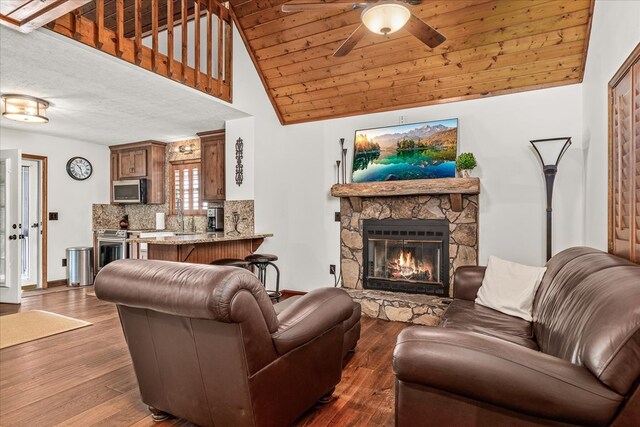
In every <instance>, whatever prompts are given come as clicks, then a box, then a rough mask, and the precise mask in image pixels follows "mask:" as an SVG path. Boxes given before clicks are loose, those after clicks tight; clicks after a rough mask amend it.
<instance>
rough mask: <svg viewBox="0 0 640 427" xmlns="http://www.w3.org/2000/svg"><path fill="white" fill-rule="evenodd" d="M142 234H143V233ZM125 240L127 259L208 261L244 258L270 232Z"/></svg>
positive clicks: (195, 262)
mask: <svg viewBox="0 0 640 427" xmlns="http://www.w3.org/2000/svg"><path fill="white" fill-rule="evenodd" d="M143 236H144V235H143ZM143 236H140V237H132V238H129V239H127V243H129V244H130V245H129V246H130V248H132V250H131V252H132V253H130V257H131V258H143V259H155V260H164V261H177V262H188V263H192V264H209V263H210V262H212V261H216V260H219V259H223V258H238V259H244V257H246V256H247V255H250V254H252V253H254V252H255V251H256V250H257V249H258V248H259V247H260V245H261V244H262V242H263V241H264V239H265V238H267V237H272V236H273V234H270V233H262V234H249V235H229V234H225V233H199V234H198V233H193V234H192V233H189V234H179V233H178V234H175V235H170V236H156V237H143Z"/></svg>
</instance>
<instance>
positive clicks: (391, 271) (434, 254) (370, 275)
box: [362, 219, 449, 297]
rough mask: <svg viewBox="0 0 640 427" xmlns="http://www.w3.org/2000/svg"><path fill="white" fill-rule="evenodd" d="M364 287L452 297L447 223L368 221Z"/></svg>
mask: <svg viewBox="0 0 640 427" xmlns="http://www.w3.org/2000/svg"><path fill="white" fill-rule="evenodd" d="M362 238H363V253H362V255H363V260H364V262H363V272H362V273H363V276H362V277H363V287H364V288H365V289H379V290H385V291H396V292H409V293H418V294H427V295H437V296H444V297H447V296H449V224H448V223H447V221H446V220H431V219H426V220H417V219H414V220H402V219H400V220H397V219H387V220H364V221H363V233H362Z"/></svg>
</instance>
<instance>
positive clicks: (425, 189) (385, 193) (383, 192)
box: [331, 177, 480, 212]
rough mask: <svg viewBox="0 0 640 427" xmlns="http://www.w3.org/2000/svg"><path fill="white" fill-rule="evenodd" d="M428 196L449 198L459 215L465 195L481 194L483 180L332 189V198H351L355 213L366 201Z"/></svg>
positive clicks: (363, 184) (416, 181)
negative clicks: (447, 195)
mask: <svg viewBox="0 0 640 427" xmlns="http://www.w3.org/2000/svg"><path fill="white" fill-rule="evenodd" d="M429 194H449V198H450V200H451V209H452V210H453V211H456V212H460V211H462V195H463V194H480V178H475V177H474V178H435V179H412V180H406V181H379V182H360V183H352V184H336V185H334V186H333V187H331V195H332V196H334V197H346V198H348V199H349V200H350V202H351V206H352V207H353V210H354V211H356V212H361V211H362V198H363V197H391V196H424V195H429Z"/></svg>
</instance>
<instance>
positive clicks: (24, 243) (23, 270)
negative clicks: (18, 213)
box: [20, 166, 30, 278]
mask: <svg viewBox="0 0 640 427" xmlns="http://www.w3.org/2000/svg"><path fill="white" fill-rule="evenodd" d="M21 173H22V175H21V178H22V218H21V220H22V229H21V230H20V233H21V234H22V235H23V236H24V237H23V238H22V239H20V274H21V275H22V277H23V278H25V277H29V239H28V237H29V197H30V194H29V189H30V186H29V166H22V168H21Z"/></svg>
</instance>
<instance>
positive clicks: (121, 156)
mask: <svg viewBox="0 0 640 427" xmlns="http://www.w3.org/2000/svg"><path fill="white" fill-rule="evenodd" d="M109 149H110V150H111V182H112V183H113V181H122V180H127V179H140V178H146V179H147V203H148V204H162V203H164V202H165V194H164V193H165V191H164V190H165V180H166V179H165V164H166V154H165V152H166V145H165V144H164V143H162V142H157V141H143V142H134V143H131V144H123V145H112V146H110V147H109ZM112 187H113V186H112ZM111 193H112V194H111V201H112V202H113V192H111Z"/></svg>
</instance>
